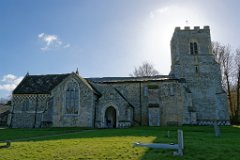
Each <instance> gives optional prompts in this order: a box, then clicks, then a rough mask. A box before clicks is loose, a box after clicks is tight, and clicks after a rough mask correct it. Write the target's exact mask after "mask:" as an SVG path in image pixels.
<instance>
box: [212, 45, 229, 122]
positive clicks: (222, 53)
mask: <svg viewBox="0 0 240 160" xmlns="http://www.w3.org/2000/svg"><path fill="white" fill-rule="evenodd" d="M212 50H213V55H214V56H215V59H216V61H217V62H218V63H219V64H220V69H221V74H222V84H223V88H224V89H225V91H226V92H227V95H228V102H229V108H230V112H231V118H233V117H234V106H233V103H232V92H231V84H232V83H231V78H232V73H233V67H232V66H233V61H232V54H231V46H230V45H224V44H220V43H219V42H213V43H212Z"/></svg>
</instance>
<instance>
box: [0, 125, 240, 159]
mask: <svg viewBox="0 0 240 160" xmlns="http://www.w3.org/2000/svg"><path fill="white" fill-rule="evenodd" d="M178 128H180V129H183V132H184V145H185V149H184V156H183V157H174V156H173V155H172V153H173V151H172V150H163V149H148V148H142V147H133V145H132V143H133V142H154V143H171V142H173V143H176V142H177V129H178ZM167 131H170V137H167V136H166V134H167ZM0 140H1V141H3V140H12V143H11V146H10V147H9V148H1V149H0V160H17V159H19V160H20V159H21V160H24V159H29V160H35V159H36V160H37V159H44V160H52V159H57V160H66V159H143V160H145V159H153V160H156V159H163V160H172V159H174V160H178V159H181V160H226V159H227V160H238V159H240V127H239V126H231V127H221V136H220V137H215V135H214V130H213V127H196V126H193V127H189V126H184V127H134V128H129V129H96V130H87V129H86V128H85V129H83V128H49V129H0ZM0 145H3V143H0Z"/></svg>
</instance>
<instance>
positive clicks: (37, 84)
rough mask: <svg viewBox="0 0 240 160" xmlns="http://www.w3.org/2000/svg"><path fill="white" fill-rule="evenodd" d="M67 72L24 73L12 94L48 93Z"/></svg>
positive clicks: (65, 76) (66, 75)
mask: <svg viewBox="0 0 240 160" xmlns="http://www.w3.org/2000/svg"><path fill="white" fill-rule="evenodd" d="M69 75H70V73H68V74H48V75H26V76H25V78H24V79H23V80H22V82H21V83H20V84H19V85H18V86H17V88H16V89H15V90H14V91H13V94H28V93H33V94H49V93H50V92H51V90H52V89H53V88H54V87H56V86H57V85H58V84H59V83H61V82H62V81H63V80H64V79H65V78H67V77H68V76H69Z"/></svg>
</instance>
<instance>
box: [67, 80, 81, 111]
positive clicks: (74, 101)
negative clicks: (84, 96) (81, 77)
mask: <svg viewBox="0 0 240 160" xmlns="http://www.w3.org/2000/svg"><path fill="white" fill-rule="evenodd" d="M78 109H79V89H78V84H77V82H70V83H68V85H67V89H66V106H65V113H66V114H78Z"/></svg>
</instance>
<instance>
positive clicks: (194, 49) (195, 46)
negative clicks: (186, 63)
mask: <svg viewBox="0 0 240 160" xmlns="http://www.w3.org/2000/svg"><path fill="white" fill-rule="evenodd" d="M190 54H192V55H194V54H198V44H197V42H190Z"/></svg>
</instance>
